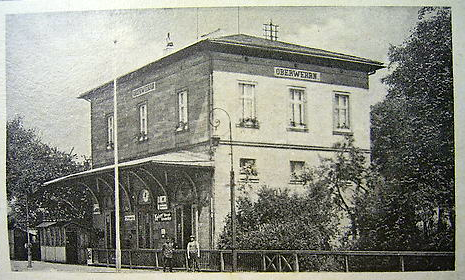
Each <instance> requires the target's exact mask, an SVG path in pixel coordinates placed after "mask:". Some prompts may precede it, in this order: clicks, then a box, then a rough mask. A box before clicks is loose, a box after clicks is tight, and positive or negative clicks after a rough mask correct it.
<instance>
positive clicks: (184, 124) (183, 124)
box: [176, 91, 188, 131]
mask: <svg viewBox="0 0 465 280" xmlns="http://www.w3.org/2000/svg"><path fill="white" fill-rule="evenodd" d="M187 108H188V107H187V91H181V92H179V93H178V115H179V123H178V127H177V128H176V131H182V130H186V129H187V128H188V114H187Z"/></svg>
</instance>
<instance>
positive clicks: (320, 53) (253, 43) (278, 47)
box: [208, 34, 384, 69]
mask: <svg viewBox="0 0 465 280" xmlns="http://www.w3.org/2000/svg"><path fill="white" fill-rule="evenodd" d="M208 40H209V41H211V42H214V43H219V44H231V45H237V46H244V47H255V48H259V49H263V50H265V49H266V50H273V51H285V52H292V53H298V54H303V55H309V56H316V57H320V58H328V59H336V60H345V61H349V62H358V63H363V64H371V65H374V66H378V69H379V68H383V67H384V66H383V63H381V62H378V61H374V60H371V59H366V58H362V57H357V56H353V55H347V54H342V53H337V52H331V51H326V50H322V49H316V48H310V47H306V46H301V45H296V44H291V43H286V42H282V41H272V40H268V39H264V38H260V37H255V36H250V35H245V34H235V35H228V36H223V37H219V38H215V39H208Z"/></svg>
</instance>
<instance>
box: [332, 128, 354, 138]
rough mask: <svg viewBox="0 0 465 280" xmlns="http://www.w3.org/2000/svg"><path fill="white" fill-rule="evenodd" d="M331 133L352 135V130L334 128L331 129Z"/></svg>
mask: <svg viewBox="0 0 465 280" xmlns="http://www.w3.org/2000/svg"><path fill="white" fill-rule="evenodd" d="M333 135H350V136H352V135H354V133H353V132H352V130H350V129H335V130H333Z"/></svg>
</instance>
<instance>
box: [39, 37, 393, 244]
mask: <svg viewBox="0 0 465 280" xmlns="http://www.w3.org/2000/svg"><path fill="white" fill-rule="evenodd" d="M383 67H384V66H383V64H382V63H380V62H376V61H372V60H369V59H364V58H359V57H355V56H350V55H344V54H339V53H334V52H329V51H324V50H319V49H313V48H308V47H304V46H299V45H294V44H289V43H284V42H278V41H271V40H267V39H262V38H257V37H253V36H248V35H243V34H238V35H231V36H225V37H220V38H216V39H206V40H203V41H199V42H197V43H195V44H193V45H190V46H188V47H186V48H184V49H181V50H179V51H177V52H174V53H172V54H170V55H167V56H165V57H163V58H161V59H160V60H157V61H155V62H153V63H150V64H148V65H146V66H144V67H142V68H140V69H138V70H136V71H133V72H131V73H128V74H126V75H124V76H121V77H118V78H117V79H116V81H115V82H113V81H111V82H109V83H106V84H104V85H102V86H100V87H98V88H96V89H93V90H91V91H88V92H86V93H83V94H81V96H80V98H83V99H85V100H88V101H89V102H90V105H91V137H92V138H91V145H92V149H91V150H92V160H93V169H92V170H89V171H85V172H82V173H79V174H72V175H69V176H66V177H63V178H58V179H55V180H53V181H50V182H47V183H46V184H47V185H50V186H53V185H54V184H77V185H80V186H82V188H83V190H85V191H88V192H90V193H91V194H92V196H93V198H94V215H93V216H94V218H93V225H94V227H96V228H100V229H101V230H102V232H103V234H102V235H101V237H100V239H99V240H97V241H96V242H95V243H94V244H96V246H99V247H104V248H113V247H114V241H115V230H114V224H115V221H114V208H115V207H114V197H113V196H114V195H113V194H114V189H113V186H114V184H113V180H114V179H113V178H114V177H113V166H112V165H113V162H114V148H115V146H114V145H115V135H114V131H115V125H116V126H117V132H118V135H117V139H118V154H119V156H118V160H119V162H120V164H119V167H120V168H119V170H120V180H119V184H120V192H121V200H120V209H121V230H122V236H121V239H122V240H123V242H122V243H123V248H131V249H137V248H159V247H160V245H161V244H160V243H161V240H162V238H163V237H164V236H166V235H169V236H172V237H173V238H174V239H175V242H176V244H177V245H178V247H182V248H184V246H185V244H186V243H187V241H188V236H189V235H196V236H197V238H198V240H199V242H200V246H201V247H202V248H216V247H217V241H218V238H219V235H220V233H221V232H222V230H223V227H224V224H225V219H226V217H227V214H228V213H229V209H230V200H229V197H230V191H229V185H230V169H231V164H232V167H233V170H234V171H235V174H236V177H235V182H236V184H237V185H239V186H242V187H247V188H249V189H250V190H254V189H258V188H259V187H260V186H262V185H267V186H270V187H276V188H278V187H281V188H282V187H289V188H291V189H295V190H296V191H298V190H299V188H300V189H302V184H301V183H300V182H299V180H298V176H296V174H298V173H299V172H300V171H301V170H302V168H303V166H304V165H317V164H319V157H321V156H323V157H330V156H331V154H332V153H334V151H335V150H334V148H333V144H334V143H336V142H338V141H341V140H342V139H343V137H344V136H346V135H351V136H353V137H354V139H355V144H356V145H357V146H358V147H359V148H361V149H363V150H364V151H366V152H367V154H369V151H370V135H369V131H370V127H369V126H370V124H369V110H370V106H369V103H368V102H367V95H368V80H369V75H371V74H373V73H375V71H376V70H378V69H380V68H383ZM115 85H116V88H115ZM114 92H116V94H117V100H118V101H117V117H116V119H117V123H116V122H115V116H114V112H113V95H114ZM217 108H220V109H217ZM231 149H232V151H233V152H232V153H231Z"/></svg>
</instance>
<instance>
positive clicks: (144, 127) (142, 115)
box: [137, 101, 148, 142]
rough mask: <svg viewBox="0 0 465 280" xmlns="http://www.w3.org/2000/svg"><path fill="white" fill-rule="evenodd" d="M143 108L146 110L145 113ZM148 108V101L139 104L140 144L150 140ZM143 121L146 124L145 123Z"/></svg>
mask: <svg viewBox="0 0 465 280" xmlns="http://www.w3.org/2000/svg"><path fill="white" fill-rule="evenodd" d="M142 108H145V110H144V111H142ZM147 111H148V106H147V101H144V102H142V103H139V104H138V105H137V113H138V115H139V137H138V139H139V142H143V141H146V140H147V139H148V137H147V135H148V112H147ZM143 120H144V121H145V122H143Z"/></svg>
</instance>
